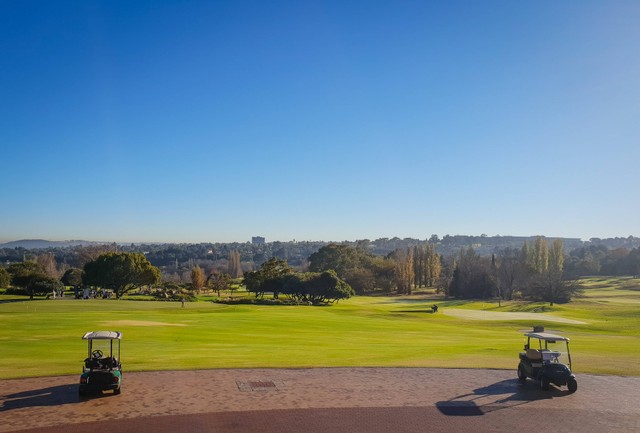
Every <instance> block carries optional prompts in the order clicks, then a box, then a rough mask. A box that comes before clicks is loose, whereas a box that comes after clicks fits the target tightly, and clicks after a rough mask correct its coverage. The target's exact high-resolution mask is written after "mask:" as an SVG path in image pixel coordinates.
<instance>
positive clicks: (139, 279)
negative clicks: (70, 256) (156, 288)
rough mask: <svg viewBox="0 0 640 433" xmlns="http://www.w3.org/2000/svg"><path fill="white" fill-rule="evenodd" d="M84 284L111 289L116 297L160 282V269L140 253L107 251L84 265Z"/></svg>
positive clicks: (118, 297)
mask: <svg viewBox="0 0 640 433" xmlns="http://www.w3.org/2000/svg"><path fill="white" fill-rule="evenodd" d="M82 280H83V282H84V284H86V285H88V286H97V287H103V288H106V289H110V290H113V292H114V293H115V295H116V299H120V298H121V297H122V295H124V294H125V293H127V292H129V291H131V290H133V289H136V288H140V287H142V286H148V285H152V284H158V283H159V282H160V270H159V269H158V268H156V267H155V266H153V265H151V263H149V261H148V260H147V258H146V257H145V256H144V255H142V254H140V253H108V254H103V255H101V256H99V257H98V258H97V259H96V260H94V261H91V262H89V263H87V264H86V265H84V276H83V279H82Z"/></svg>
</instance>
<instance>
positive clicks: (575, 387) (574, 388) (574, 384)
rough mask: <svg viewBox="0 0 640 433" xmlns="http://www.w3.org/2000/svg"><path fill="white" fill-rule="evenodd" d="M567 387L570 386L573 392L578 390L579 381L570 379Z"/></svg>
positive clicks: (570, 390)
mask: <svg viewBox="0 0 640 433" xmlns="http://www.w3.org/2000/svg"><path fill="white" fill-rule="evenodd" d="M567 387H568V388H569V392H570V393H572V394H573V393H574V392H576V391H577V390H578V382H576V380H575V379H569V381H568V382H567Z"/></svg>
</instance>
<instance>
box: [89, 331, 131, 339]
mask: <svg viewBox="0 0 640 433" xmlns="http://www.w3.org/2000/svg"><path fill="white" fill-rule="evenodd" d="M82 339H83V340H121V339H122V332H118V331H93V332H87V333H86V334H84V335H83V336H82Z"/></svg>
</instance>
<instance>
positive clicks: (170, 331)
mask: <svg viewBox="0 0 640 433" xmlns="http://www.w3.org/2000/svg"><path fill="white" fill-rule="evenodd" d="M637 281H638V280H632V279H625V278H607V279H606V278H593V279H588V280H586V281H585V286H586V287H587V290H585V293H584V294H583V296H582V297H580V298H578V299H576V301H575V302H572V303H569V304H555V305H553V306H550V305H549V304H545V303H528V302H521V301H510V302H502V305H501V306H498V304H497V302H487V301H461V300H445V299H443V298H441V297H438V296H436V295H433V294H430V293H427V294H421V295H416V296H411V297H395V296H391V297H380V296H376V297H355V298H352V299H350V300H348V301H341V302H340V303H338V304H336V305H332V306H328V307H309V306H281V305H274V306H260V305H224V304H215V303H212V302H209V301H204V300H201V301H200V302H195V303H188V304H187V305H186V307H185V308H181V306H180V303H179V302H178V303H176V302H146V301H139V302H137V301H129V300H122V301H116V300H101V299H100V300H74V299H64V300H56V301H51V300H49V301H44V300H38V301H26V300H24V299H20V300H18V301H16V299H18V298H16V297H3V298H0V353H2V356H1V357H0V378H12V377H27V376H48V375H59V374H75V373H79V372H80V369H81V366H82V361H83V359H84V357H85V356H86V346H85V342H84V341H83V340H81V336H82V335H83V334H84V332H86V331H90V330H98V329H112V328H113V329H117V330H119V331H122V332H123V336H124V338H123V341H122V343H123V346H122V350H123V353H122V358H123V359H122V361H123V363H124V368H125V370H126V371H142V370H174V369H206V368H234V367H327V366H415V367H459V368H504V369H515V367H516V365H517V362H518V352H519V351H520V350H522V344H523V338H522V335H521V333H522V330H525V329H530V328H531V327H532V326H533V325H537V324H540V323H544V324H546V327H547V329H548V330H551V331H554V332H560V333H563V334H564V335H567V336H568V337H570V338H571V340H572V341H571V347H572V354H573V358H574V364H575V369H576V372H577V373H578V374H579V373H605V374H619V375H640V366H639V365H638V363H637V362H635V360H637V359H640V314H638V313H639V307H640V305H639V301H640V291H638V290H635V289H634V287H637ZM209 299H211V298H209ZM434 303H437V304H438V306H439V307H440V312H438V313H435V314H433V313H431V308H430V307H431V305H433V304H434ZM449 309H462V310H475V311H480V312H482V311H485V312H487V313H491V314H501V313H503V312H510V313H531V314H529V315H527V316H526V317H527V319H524V320H519V319H508V320H473V319H468V318H467V319H465V318H459V317H452V316H449V315H447V314H443V313H444V312H446V311H447V310H449ZM549 315H552V316H557V317H562V318H566V319H573V320H577V321H583V322H585V324H566V323H546V322H545V321H544V318H545V317H549ZM511 317H518V316H511ZM538 318H539V319H540V320H537V319H538Z"/></svg>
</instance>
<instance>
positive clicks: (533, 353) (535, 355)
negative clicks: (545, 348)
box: [527, 349, 542, 361]
mask: <svg viewBox="0 0 640 433" xmlns="http://www.w3.org/2000/svg"><path fill="white" fill-rule="evenodd" d="M527 358H529V359H530V360H531V361H542V353H540V351H539V350H536V349H527Z"/></svg>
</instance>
